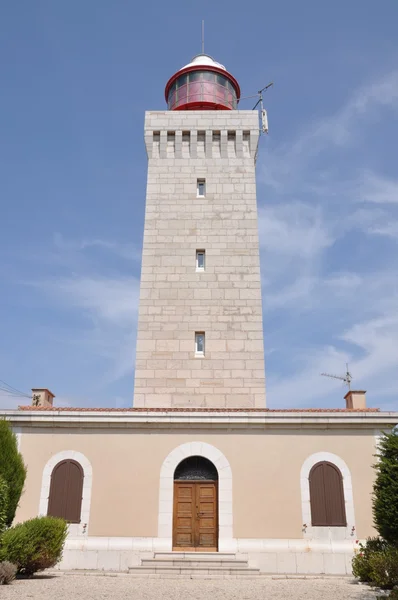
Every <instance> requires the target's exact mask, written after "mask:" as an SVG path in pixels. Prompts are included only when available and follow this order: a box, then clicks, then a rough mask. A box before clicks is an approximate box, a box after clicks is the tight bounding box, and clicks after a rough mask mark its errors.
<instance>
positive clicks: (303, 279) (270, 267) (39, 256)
mask: <svg viewBox="0 0 398 600" xmlns="http://www.w3.org/2000/svg"><path fill="white" fill-rule="evenodd" d="M202 19H205V22H206V51H207V52H208V53H209V54H211V55H212V56H214V58H215V59H216V60H218V61H220V62H222V63H223V64H225V65H226V66H227V68H228V70H229V71H230V72H231V73H232V74H233V75H234V76H235V77H236V78H237V79H238V81H239V82H240V85H241V88H242V96H248V95H252V94H253V93H255V92H256V90H257V89H259V88H260V87H262V86H264V85H265V84H266V83H268V82H269V81H274V87H273V88H272V89H271V90H270V91H268V92H267V95H266V107H267V109H268V114H269V123H270V133H269V135H268V136H263V137H262V138H261V147H260V153H259V158H258V163H257V176H258V205H259V217H260V218H259V228H260V240H261V242H260V243H261V261H262V264H261V267H262V280H263V306H264V339H265V352H266V362H267V373H266V374H267V394H268V406H270V407H271V408H278V407H284V408H289V407H292V408H296V407H315V406H328V407H340V406H343V395H344V393H345V388H344V384H341V383H340V382H338V381H335V380H332V379H327V378H323V377H321V376H320V373H321V372H323V371H327V372H331V373H336V374H339V373H341V374H343V373H344V371H345V363H346V362H347V361H348V362H349V364H350V370H351V371H352V374H353V376H354V381H353V386H354V387H356V388H359V389H366V390H367V391H368V404H369V405H372V406H380V407H382V408H384V409H388V410H392V409H398V252H397V251H398V175H397V154H398V153H397V137H398V37H397V35H396V24H397V22H398V4H397V2H396V0H382V1H381V2H377V3H376V2H374V0H351V1H350V2H347V1H343V0H335V2H333V3H326V2H319V0H318V1H313V0H305V1H304V2H297V1H296V0H278V1H277V2H276V1H275V0H274V1H271V2H264V1H263V0H252V2H250V3H249V4H245V3H238V2H236V0H229V1H228V2H226V1H224V0H216V1H215V0H213V1H208V0H202V1H201V2H200V3H193V2H186V1H185V2H180V1H176V0H170V1H169V2H158V1H156V2H147V3H136V2H133V1H132V0H113V1H112V2H108V1H106V0H68V2H54V1H53V0H35V1H34V2H32V1H31V0H16V1H11V0H9V1H7V0H5V1H3V2H2V3H1V6H0V57H1V58H0V84H1V88H0V89H1V94H0V202H1V236H0V257H1V260H0V298H1V300H0V379H1V380H5V381H6V382H8V383H9V384H11V385H13V386H15V387H17V388H18V389H20V390H23V391H26V392H28V393H29V391H30V388H31V387H41V386H43V387H49V388H50V389H51V390H52V391H53V392H54V393H55V394H56V395H57V399H56V402H57V403H58V404H59V405H72V406H75V405H80V406H131V403H132V398H133V380H134V345H135V335H136V319H137V305H138V290H139V274H140V255H141V244H142V233H143V219H144V201H145V183H146V154H145V149H144V144H143V122H144V111H145V110H151V109H152V110H162V109H164V108H165V104H164V97H163V90H164V86H165V83H166V81H167V80H168V78H169V77H170V76H171V75H172V74H173V73H174V72H175V71H176V70H177V69H179V68H180V67H182V66H183V65H185V64H186V63H187V62H188V61H189V60H190V59H191V58H192V56H193V55H195V54H197V53H198V52H199V51H200V46H201V40H200V36H201V33H200V30H201V20H202ZM253 104H254V102H253V100H246V101H243V102H242V103H241V108H252V105H253ZM26 402H27V400H26V399H21V398H13V397H10V396H6V395H3V396H0V407H7V408H11V407H14V406H16V405H18V404H21V403H26Z"/></svg>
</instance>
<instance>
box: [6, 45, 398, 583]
mask: <svg viewBox="0 0 398 600" xmlns="http://www.w3.org/2000/svg"><path fill="white" fill-rule="evenodd" d="M239 94H240V90H239V85H238V83H237V82H236V80H235V79H234V78H233V77H232V75H230V74H229V73H228V72H227V71H226V69H225V67H223V66H222V65H220V64H219V63H216V62H215V61H214V60H213V59H211V58H210V57H208V56H206V55H200V56H198V57H196V58H195V59H193V61H192V62H191V63H190V64H189V65H187V66H186V67H184V68H183V69H181V70H180V71H178V72H177V73H176V74H175V75H174V76H173V77H172V78H171V79H170V81H169V82H168V84H167V86H166V100H167V102H168V109H169V110H167V111H160V112H149V113H147V115H146V119H145V143H146V149H147V153H148V161H149V165H148V185H147V200H146V214H145V232H144V245H143V257H142V276H141V292H140V309H139V322H138V338H137V357H136V371H135V390H134V407H133V408H131V409H91V410H90V409H85V408H81V409H71V408H68V409H64V408H57V407H56V405H54V396H53V394H52V393H51V392H50V391H49V390H45V389H43V390H40V389H39V390H38V389H35V390H33V400H32V406H29V407H21V408H20V409H19V410H17V411H4V412H3V415H5V416H6V418H8V419H9V420H10V422H11V423H12V426H13V427H14V430H15V432H16V433H17V437H18V443H19V447H20V451H21V452H22V454H23V456H24V459H25V461H26V463H27V467H28V476H27V481H26V486H25V491H24V494H23V496H22V498H21V502H20V507H19V509H18V512H17V516H16V519H17V521H21V520H24V519H28V518H31V517H34V516H36V515H38V514H42V515H45V514H52V515H58V516H63V517H64V518H66V519H67V520H68V521H69V523H70V526H69V537H68V540H67V542H66V549H65V553H64V558H63V561H62V563H61V565H60V567H61V568H64V569H106V570H125V571H126V570H130V571H131V572H132V573H138V574H140V575H142V574H155V575H156V574H159V576H160V574H162V573H163V574H164V573H168V574H170V573H171V574H175V573H178V574H191V573H192V572H193V571H196V572H198V573H201V574H205V575H214V574H218V575H220V574H229V575H232V576H239V575H241V576H247V575H252V576H254V575H256V574H258V573H259V572H260V571H262V572H268V573H348V572H350V568H351V559H352V554H353V550H354V549H355V548H356V547H357V540H363V539H364V538H366V537H367V536H369V535H373V534H374V530H373V528H372V510H371V493H372V483H373V478H374V472H373V469H372V464H373V463H374V460H375V459H374V454H375V452H376V450H377V444H378V440H379V438H380V436H381V434H382V432H383V431H384V430H388V429H390V428H391V427H393V426H394V425H395V424H396V423H397V422H398V413H382V412H380V411H378V410H377V409H368V408H366V399H365V392H349V393H348V394H347V395H346V398H345V401H346V404H345V408H341V409H339V410H336V409H331V410H325V409H323V410H321V409H319V410H317V409H312V410H269V409H267V408H266V404H265V379H264V350H263V324H262V310H261V281H260V265H259V250H258V248H259V243H258V227H257V206H256V181H255V160H256V155H257V146H258V138H259V124H258V115H257V113H256V112H253V111H238V110H237V104H238V101H239Z"/></svg>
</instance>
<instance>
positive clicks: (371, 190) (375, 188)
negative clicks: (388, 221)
mask: <svg viewBox="0 0 398 600" xmlns="http://www.w3.org/2000/svg"><path fill="white" fill-rule="evenodd" d="M359 193H360V200H363V201H365V202H373V203H375V204H398V179H391V178H389V177H385V176H382V175H380V174H377V173H373V172H371V171H366V172H365V173H364V174H363V176H362V178H361V181H360V192H359Z"/></svg>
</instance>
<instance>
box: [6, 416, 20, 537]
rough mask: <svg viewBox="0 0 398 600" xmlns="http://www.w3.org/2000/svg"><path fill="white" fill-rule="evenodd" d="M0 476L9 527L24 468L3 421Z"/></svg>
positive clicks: (11, 435) (18, 497) (9, 431)
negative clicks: (5, 488)
mask: <svg viewBox="0 0 398 600" xmlns="http://www.w3.org/2000/svg"><path fill="white" fill-rule="evenodd" d="M0 476H1V477H2V478H3V479H4V480H5V482H6V483H7V486H8V507H7V519H6V525H7V526H8V527H9V526H10V525H11V523H12V522H13V519H14V517H15V511H16V510H17V506H18V502H19V499H20V497H21V494H22V490H23V486H24V483H25V477H26V467H25V465H24V462H23V460H22V456H21V454H20V453H19V452H18V446H17V438H16V436H15V434H14V433H13V432H12V430H11V428H10V426H9V424H8V423H7V421H5V420H4V419H0Z"/></svg>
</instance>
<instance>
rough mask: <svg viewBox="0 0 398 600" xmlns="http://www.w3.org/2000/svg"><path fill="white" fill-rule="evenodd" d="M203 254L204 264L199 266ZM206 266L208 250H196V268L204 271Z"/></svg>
mask: <svg viewBox="0 0 398 600" xmlns="http://www.w3.org/2000/svg"><path fill="white" fill-rule="evenodd" d="M201 254H203V266H202V267H201V266H199V255H201ZM205 268H206V251H205V250H196V270H197V271H204V270H205Z"/></svg>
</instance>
